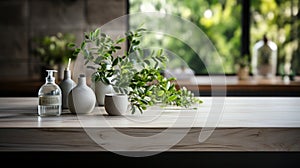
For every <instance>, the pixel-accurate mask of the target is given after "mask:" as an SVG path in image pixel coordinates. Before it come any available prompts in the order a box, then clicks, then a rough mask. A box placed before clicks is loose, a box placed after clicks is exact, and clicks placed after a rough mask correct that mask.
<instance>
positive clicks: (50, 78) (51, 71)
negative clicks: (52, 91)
mask: <svg viewBox="0 0 300 168" xmlns="http://www.w3.org/2000/svg"><path fill="white" fill-rule="evenodd" d="M46 71H47V72H48V76H47V77H46V82H47V83H53V82H54V81H55V77H54V76H53V72H57V70H46Z"/></svg>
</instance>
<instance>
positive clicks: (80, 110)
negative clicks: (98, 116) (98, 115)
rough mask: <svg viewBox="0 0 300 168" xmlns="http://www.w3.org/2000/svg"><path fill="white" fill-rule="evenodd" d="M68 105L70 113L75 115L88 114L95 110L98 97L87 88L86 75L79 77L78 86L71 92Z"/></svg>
mask: <svg viewBox="0 0 300 168" xmlns="http://www.w3.org/2000/svg"><path fill="white" fill-rule="evenodd" d="M68 105H69V110H70V112H71V113H74V114H86V113H90V112H92V111H93V110H94V108H95V105H96V96H95V93H94V91H93V90H92V89H91V88H90V87H89V86H87V84H86V77H85V75H84V74H81V75H80V76H79V77H78V84H77V85H76V86H75V87H74V88H73V89H72V90H71V91H70V93H69V95H68Z"/></svg>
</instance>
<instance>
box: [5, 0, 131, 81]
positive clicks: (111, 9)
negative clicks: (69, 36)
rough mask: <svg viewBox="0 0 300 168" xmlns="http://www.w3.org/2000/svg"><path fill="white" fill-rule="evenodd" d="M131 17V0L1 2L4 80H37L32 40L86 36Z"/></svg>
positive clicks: (19, 0)
mask: <svg viewBox="0 0 300 168" xmlns="http://www.w3.org/2000/svg"><path fill="white" fill-rule="evenodd" d="M126 13H127V0H1V1H0V37H1V38H0V70H1V73H0V77H1V78H2V79H5V78H19V79H21V78H25V79H28V78H29V79H30V78H35V77H39V74H40V63H39V61H38V60H37V59H36V58H34V57H33V56H32V55H31V54H30V52H29V51H30V48H31V44H32V39H33V38H34V37H38V36H42V35H54V34H56V33H57V32H62V33H66V32H68V33H74V34H75V35H76V38H77V41H80V40H82V38H83V32H85V31H88V30H90V29H92V28H95V27H99V26H101V25H103V24H105V23H107V22H109V21H111V20H113V19H115V18H118V17H120V16H123V15H125V14H126Z"/></svg>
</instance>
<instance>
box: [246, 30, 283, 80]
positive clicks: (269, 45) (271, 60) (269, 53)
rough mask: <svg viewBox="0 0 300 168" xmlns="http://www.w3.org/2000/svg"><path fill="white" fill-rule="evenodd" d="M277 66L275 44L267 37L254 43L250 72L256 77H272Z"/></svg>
mask: <svg viewBox="0 0 300 168" xmlns="http://www.w3.org/2000/svg"><path fill="white" fill-rule="evenodd" d="M276 68H277V45H276V44H275V43H274V42H273V41H271V40H269V39H267V37H266V35H264V37H263V39H262V40H260V41H258V42H257V43H255V45H254V47H253V55H252V73H253V76H254V77H256V78H269V79H272V78H274V77H275V76H276Z"/></svg>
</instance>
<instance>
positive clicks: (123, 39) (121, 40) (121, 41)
mask: <svg viewBox="0 0 300 168" xmlns="http://www.w3.org/2000/svg"><path fill="white" fill-rule="evenodd" d="M125 40H126V39H125V38H120V39H119V40H118V41H117V42H116V44H119V43H123V42H124V41H125Z"/></svg>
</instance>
